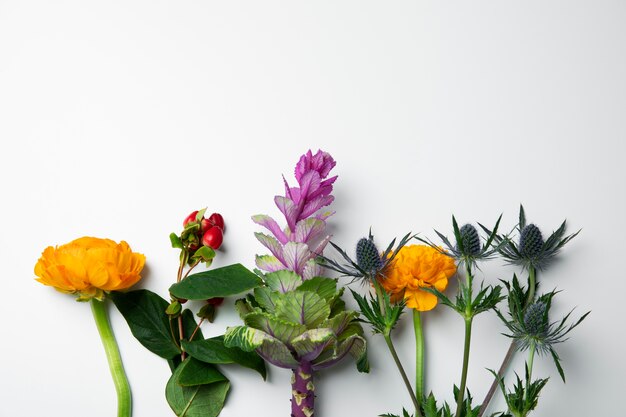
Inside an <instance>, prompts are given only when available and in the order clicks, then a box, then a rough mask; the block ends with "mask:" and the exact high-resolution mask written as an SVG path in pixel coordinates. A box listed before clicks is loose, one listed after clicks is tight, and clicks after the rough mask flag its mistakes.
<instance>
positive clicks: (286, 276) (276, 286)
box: [265, 269, 302, 293]
mask: <svg viewBox="0 0 626 417" xmlns="http://www.w3.org/2000/svg"><path fill="white" fill-rule="evenodd" d="M265 283H266V284H267V286H268V287H270V289H272V291H278V292H281V293H286V292H287V291H293V290H295V289H296V288H297V287H298V286H299V285H301V284H302V278H300V276H299V275H298V274H296V273H295V272H293V271H288V270H286V269H284V270H282V271H276V272H272V273H269V274H266V275H265Z"/></svg>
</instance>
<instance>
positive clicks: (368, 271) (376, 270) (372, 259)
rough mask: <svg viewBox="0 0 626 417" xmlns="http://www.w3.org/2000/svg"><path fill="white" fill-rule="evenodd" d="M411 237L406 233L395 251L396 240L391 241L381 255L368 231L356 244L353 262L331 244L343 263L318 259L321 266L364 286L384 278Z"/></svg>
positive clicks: (341, 250) (345, 253)
mask: <svg viewBox="0 0 626 417" xmlns="http://www.w3.org/2000/svg"><path fill="white" fill-rule="evenodd" d="M413 237H414V236H413V235H411V233H410V232H409V233H407V234H406V235H404V237H403V238H402V239H400V241H399V242H398V244H397V245H396V246H395V249H394V245H395V244H396V239H393V240H392V241H391V243H389V245H388V246H387V248H386V249H385V250H384V251H383V252H382V253H378V250H377V248H376V244H375V243H374V236H373V235H372V230H371V229H370V231H369V234H368V237H366V238H361V239H360V240H359V241H358V242H357V245H356V251H355V252H356V259H355V260H353V259H352V258H351V257H350V255H348V254H347V252H346V251H345V250H343V249H342V248H340V247H339V246H338V245H336V244H335V243H333V242H330V244H331V246H332V247H333V248H335V250H336V251H337V252H338V253H339V255H341V257H342V258H343V261H344V262H343V263H340V262H337V261H335V260H333V259H330V258H328V257H326V256H320V257H319V258H318V259H319V262H320V263H321V265H323V266H324V267H326V268H328V269H330V270H332V271H335V272H338V273H340V274H341V275H342V276H347V277H352V278H353V279H354V280H361V281H362V282H363V283H364V284H372V283H373V282H374V281H375V280H376V279H377V278H384V276H385V270H386V269H387V268H388V267H389V265H391V264H392V263H393V261H394V258H395V257H396V254H397V253H398V252H399V251H400V249H402V247H404V246H405V245H406V244H407V243H408V241H409V240H411V239H412V238H413Z"/></svg>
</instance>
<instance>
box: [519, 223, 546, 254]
mask: <svg viewBox="0 0 626 417" xmlns="http://www.w3.org/2000/svg"><path fill="white" fill-rule="evenodd" d="M542 248H543V236H542V235H541V230H539V228H538V227H537V226H535V225H534V224H529V225H528V226H526V227H524V228H523V229H522V232H521V233H520V238H519V252H520V254H521V255H522V256H523V257H524V258H527V259H528V258H530V259H532V258H535V257H537V256H538V255H539V254H541V250H542Z"/></svg>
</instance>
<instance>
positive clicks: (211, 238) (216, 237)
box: [202, 227, 224, 250]
mask: <svg viewBox="0 0 626 417" xmlns="http://www.w3.org/2000/svg"><path fill="white" fill-rule="evenodd" d="M223 240H224V236H223V235H222V229H220V228H219V227H212V228H210V229H209V230H207V231H206V232H204V236H202V244H203V245H204V246H208V247H210V248H212V249H215V250H217V249H219V247H220V246H222V241H223Z"/></svg>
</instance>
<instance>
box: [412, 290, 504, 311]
mask: <svg viewBox="0 0 626 417" xmlns="http://www.w3.org/2000/svg"><path fill="white" fill-rule="evenodd" d="M423 290H424V291H428V292H430V293H431V294H434V295H436V296H437V298H439V301H440V302H441V304H443V305H445V306H447V307H450V308H451V309H453V310H454V311H456V312H457V313H459V314H460V315H462V316H463V317H466V318H468V319H471V318H473V317H474V316H476V315H478V314H480V313H484V312H485V311H489V310H491V309H493V308H495V307H496V305H498V303H499V302H500V301H502V300H504V299H505V298H506V297H505V296H503V295H501V292H502V287H501V286H500V285H496V286H495V287H494V286H491V285H488V286H484V283H481V286H480V290H479V291H478V294H476V296H475V297H473V296H472V292H471V289H470V287H468V286H467V285H466V284H465V283H464V282H460V283H459V292H458V293H457V296H456V299H455V301H452V300H450V298H448V297H447V296H446V295H445V294H444V293H442V292H440V291H438V290H437V289H436V288H423ZM467 300H471V301H470V302H469V306H468V301H467Z"/></svg>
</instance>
